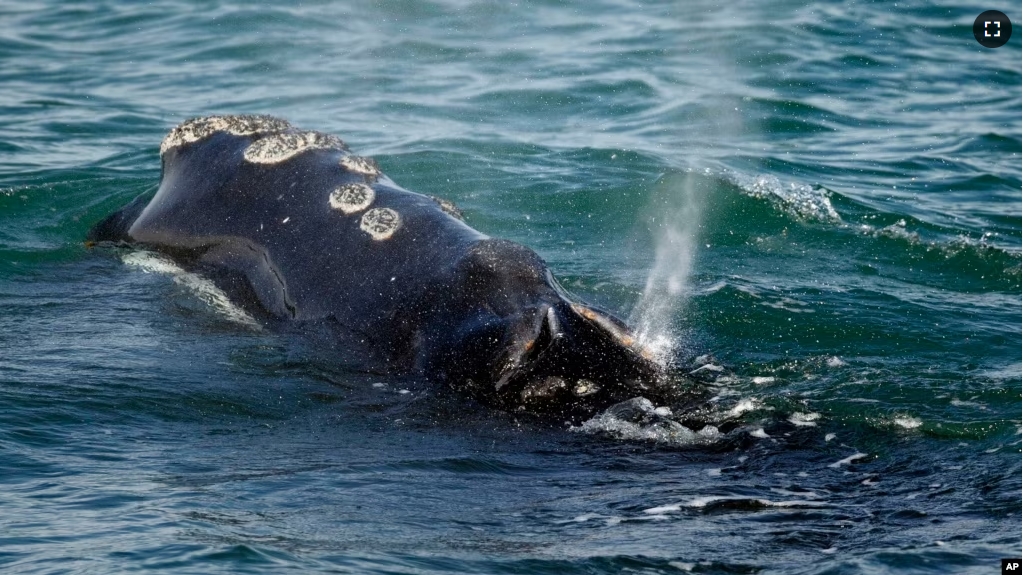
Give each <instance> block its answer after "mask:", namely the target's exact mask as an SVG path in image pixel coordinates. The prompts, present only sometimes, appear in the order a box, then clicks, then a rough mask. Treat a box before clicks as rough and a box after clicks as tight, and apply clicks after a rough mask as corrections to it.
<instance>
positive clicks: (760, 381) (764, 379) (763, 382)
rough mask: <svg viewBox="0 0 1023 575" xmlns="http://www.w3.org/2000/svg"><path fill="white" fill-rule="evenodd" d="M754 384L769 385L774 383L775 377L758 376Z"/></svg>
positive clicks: (754, 379)
mask: <svg viewBox="0 0 1023 575" xmlns="http://www.w3.org/2000/svg"><path fill="white" fill-rule="evenodd" d="M753 383H755V384H756V385H767V384H768V383H774V377H771V376H760V375H758V376H756V377H754V378H753Z"/></svg>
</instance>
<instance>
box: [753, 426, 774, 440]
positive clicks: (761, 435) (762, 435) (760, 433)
mask: <svg viewBox="0 0 1023 575" xmlns="http://www.w3.org/2000/svg"><path fill="white" fill-rule="evenodd" d="M749 434H750V435H751V436H753V437H756V438H757V439H767V438H768V437H771V436H770V435H768V434H767V432H766V431H764V428H763V427H758V428H756V429H754V430H753V431H751V432H749Z"/></svg>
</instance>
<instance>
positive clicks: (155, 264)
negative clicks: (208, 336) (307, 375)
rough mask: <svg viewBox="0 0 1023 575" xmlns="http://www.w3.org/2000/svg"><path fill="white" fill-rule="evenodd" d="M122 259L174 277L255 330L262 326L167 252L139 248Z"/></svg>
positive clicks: (221, 292)
mask: <svg viewBox="0 0 1023 575" xmlns="http://www.w3.org/2000/svg"><path fill="white" fill-rule="evenodd" d="M121 260H122V261H123V262H124V263H125V264H127V265H130V266H133V267H137V268H139V269H140V270H142V271H143V272H145V273H158V274H165V275H169V276H171V278H173V280H174V282H175V283H177V284H178V285H181V286H184V287H185V288H187V289H189V290H190V291H192V292H193V293H194V294H195V295H196V296H197V297H198V298H199V299H200V300H202V301H203V302H205V303H207V304H208V305H209V306H210V307H211V308H213V310H214V311H215V312H217V313H219V314H220V315H222V316H223V317H224V318H226V319H228V320H231V321H233V322H235V323H238V324H241V325H244V326H246V327H249V328H253V329H257V330H258V329H262V326H260V325H259V322H258V321H256V319H255V318H254V317H252V316H251V315H249V314H248V313H247V312H246V311H245V310H243V309H241V308H240V307H238V306H236V305H235V304H234V303H232V302H231V299H230V298H229V297H227V294H226V293H224V291H223V290H221V289H220V288H218V287H217V286H216V285H215V284H214V283H213V282H211V281H210V280H208V279H206V278H204V277H202V276H200V275H198V274H194V273H192V272H188V271H185V270H184V269H182V268H181V267H179V266H178V265H177V264H176V263H174V261H173V260H171V259H169V258H167V257H166V256H164V255H161V254H157V253H154V252H147V251H136V252H131V253H128V254H125V255H124V256H122V257H121Z"/></svg>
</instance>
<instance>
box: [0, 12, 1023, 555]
mask: <svg viewBox="0 0 1023 575" xmlns="http://www.w3.org/2000/svg"><path fill="white" fill-rule="evenodd" d="M988 9H1000V10H1002V11H1004V12H1006V13H1007V14H1008V15H1009V16H1010V18H1011V19H1012V21H1013V23H1014V26H1015V31H1014V34H1013V37H1012V39H1011V41H1010V42H1009V43H1008V44H1007V45H1006V46H1003V47H1001V48H998V49H988V48H984V47H982V46H980V45H979V44H978V43H977V41H976V40H975V39H974V38H973V35H972V25H973V20H974V18H975V17H976V16H977V15H978V14H980V13H981V12H982V11H984V10H988ZM1020 36H1023V26H1021V21H1020V5H1019V4H1018V3H1010V2H996V3H993V4H992V3H988V4H980V3H972V2H951V1H944V0H943V1H929V2H925V1H904V0H899V1H898V2H859V1H853V0H836V1H829V2H823V1H821V2H794V1H792V2H790V1H783V0H776V1H752V0H745V1H739V2H731V3H725V2H710V1H681V0H680V1H677V2H657V1H654V2H630V1H625V0H621V1H618V0H607V1H600V0H598V1H594V2H585V3H584V2H575V3H573V2H557V1H545V2H491V1H474V0H437V1H419V0H384V1H379V2H368V1H367V2H336V3H330V2H315V1H314V2H304V3H302V4H301V5H297V4H296V5H294V6H292V5H289V4H288V3H254V2H240V1H239V2H231V1H209V2H181V1H177V0H158V1H156V2H147V3H142V2H106V1H97V2H67V1H63V0H62V1H59V2H58V1H56V0H53V1H40V2H27V1H26V2H11V1H7V2H0V571H2V572H3V573H12V574H14V573H17V574H23V573H75V574H77V573H97V574H113V573H127V572H132V573H136V572H149V573H197V574H215V573H319V572H322V573H390V574H397V573H401V574H411V573H422V574H440V573H552V574H554V573H557V574H602V573H638V574H653V573H687V572H692V573H720V574H726V573H727V574H733V573H786V574H788V573H796V574H852V573H870V574H879V573H956V574H959V573H967V574H970V573H977V574H981V573H985V574H986V573H995V572H997V569H998V568H999V559H1000V558H1003V557H1019V556H1020V555H1021V455H1020V452H1021V345H1023V344H1021V334H1020V331H1021V329H1020V328H1021V267H1020V264H1021V256H1020V252H1021V250H1020V247H1021V194H1020V190H1021V178H1020V173H1021V125H1020V124H1021V105H1023V101H1021V83H1023V78H1021V44H1020ZM218 113H267V114H274V115H278V116H282V117H284V118H287V119H288V120H290V121H291V122H292V123H293V124H295V125H297V126H301V127H304V128H308V129H315V130H320V131H323V132H328V133H333V134H336V135H338V136H340V137H342V138H344V139H345V141H346V142H348V144H349V145H350V146H351V147H352V149H353V150H354V151H355V152H357V153H360V154H364V155H371V156H373V157H375V158H376V159H377V161H378V162H379V164H380V166H381V167H382V168H383V170H384V171H385V172H386V173H387V174H388V175H389V176H390V177H391V178H392V179H394V180H395V181H397V182H398V183H399V184H401V185H403V186H404V187H406V188H408V189H410V190H413V191H417V192H422V193H426V194H430V195H435V196H439V197H443V198H446V199H448V200H451V201H453V202H455V203H456V204H457V205H458V206H459V207H460V208H461V209H462V210H463V212H464V213H465V217H466V220H467V221H468V222H469V223H470V224H471V225H472V226H474V227H476V228H477V229H479V230H481V231H483V232H485V233H487V234H490V235H492V236H496V237H502V238H508V239H511V240H514V241H517V242H520V243H522V244H525V245H527V246H529V247H531V248H533V249H534V250H536V251H537V252H538V253H539V254H541V255H542V256H543V257H544V258H545V259H546V261H547V262H548V263H549V264H550V266H551V268H552V269H553V271H554V273H555V275H556V276H557V277H558V278H559V279H560V281H561V282H562V283H563V285H564V286H565V287H566V288H567V289H569V290H570V291H572V292H573V293H574V294H575V295H576V296H578V297H579V298H581V299H583V300H586V301H588V302H592V303H594V304H598V305H602V306H604V307H606V308H608V309H610V310H613V311H614V312H616V313H617V314H619V315H620V316H622V317H624V318H628V319H629V321H630V322H631V323H632V324H633V325H635V326H636V329H637V330H639V331H640V332H641V333H642V334H643V336H644V337H645V338H646V339H647V341H648V342H650V343H651V345H656V346H658V349H660V350H662V352H663V353H664V354H665V358H666V360H667V361H669V362H670V363H671V364H672V365H673V366H674V367H673V368H672V369H673V370H675V373H677V374H679V376H687V377H689V378H690V379H691V380H692V381H693V382H694V385H696V386H699V387H700V389H702V390H703V391H704V392H705V394H706V398H705V401H704V405H703V407H702V408H701V409H702V411H701V413H700V414H699V418H698V419H699V420H700V422H701V423H700V425H699V426H693V428H692V429H691V431H686V432H680V431H679V430H678V428H677V427H671V426H666V425H663V422H661V424H658V423H651V422H650V421H652V419H651V420H650V421H646V422H644V421H634V420H628V419H623V418H621V417H618V416H617V415H616V413H612V412H608V413H604V414H602V415H600V416H598V417H596V418H594V419H593V420H590V421H588V422H586V423H584V424H582V425H578V426H570V425H564V424H561V423H558V422H544V421H536V420H532V419H529V418H524V417H516V416H514V415H512V414H508V413H503V412H500V411H496V410H493V409H490V408H487V407H483V406H481V405H478V404H476V403H473V402H472V401H470V400H469V399H466V398H464V397H461V396H459V395H458V394H455V393H451V392H449V391H445V390H438V389H433V388H431V387H430V386H428V385H425V384H424V383H423V382H420V381H414V380H406V379H397V378H382V377H379V376H373V375H370V374H360V373H350V372H346V371H344V370H343V369H342V368H341V367H339V363H338V362H335V361H332V358H331V357H330V354H329V353H325V351H324V350H323V349H319V348H317V344H315V343H313V342H311V341H309V340H307V339H305V338H302V337H296V335H295V334H282V333H277V332H275V331H273V330H269V329H263V328H261V327H260V326H258V325H257V326H254V325H252V324H251V323H247V322H245V321H239V318H238V317H237V315H236V314H233V313H232V307H231V304H230V302H226V301H222V300H220V299H218V298H217V297H214V296H215V294H212V295H211V292H210V291H209V290H206V289H205V288H204V286H206V287H208V286H207V285H206V284H204V283H203V280H202V278H198V277H194V276H190V275H188V274H184V273H182V272H180V271H179V270H175V269H174V268H173V267H172V266H169V265H166V264H167V262H165V261H163V260H160V259H159V258H157V257H155V256H153V255H152V254H147V253H145V252H138V251H133V250H131V249H126V248H120V249H110V248H89V247H86V245H85V244H84V238H85V235H86V232H87V231H88V229H89V228H90V226H91V225H93V224H94V223H96V222H97V221H98V220H100V219H101V218H102V217H103V216H105V215H106V214H108V213H110V212H111V211H113V210H115V209H116V208H118V207H119V206H121V205H123V204H124V203H126V202H127V201H129V200H131V199H132V198H133V197H135V196H136V195H138V194H140V193H142V192H146V191H151V190H152V189H154V186H156V185H157V184H158V182H159V178H160V158H159V144H160V141H161V139H162V138H163V136H164V134H166V132H167V131H168V130H170V129H171V128H172V127H173V126H175V125H176V124H178V123H179V122H181V121H183V120H185V119H187V118H189V117H193V116H199V115H208V114H218ZM690 373H691V375H687V374H690ZM654 407H656V406H654ZM659 413H661V414H662V415H663V413H665V411H664V410H660V412H659ZM686 416H687V414H685V413H680V412H678V411H676V412H673V413H672V415H671V417H672V418H675V420H677V421H682V420H684V419H685V417H686ZM651 417H652V416H651ZM658 417H660V416H658ZM697 427H698V428H697Z"/></svg>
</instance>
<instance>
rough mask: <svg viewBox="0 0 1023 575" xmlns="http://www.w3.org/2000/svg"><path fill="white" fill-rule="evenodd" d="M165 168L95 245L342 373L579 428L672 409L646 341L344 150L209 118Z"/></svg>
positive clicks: (243, 120) (339, 144) (279, 126)
mask: <svg viewBox="0 0 1023 575" xmlns="http://www.w3.org/2000/svg"><path fill="white" fill-rule="evenodd" d="M160 157H161V164H162V173H161V177H160V182H159V187H158V189H157V190H156V192H155V194H154V193H152V192H151V191H150V192H149V193H143V194H141V195H139V196H138V197H137V198H135V199H134V200H133V201H131V202H130V203H128V204H127V205H126V206H124V207H123V208H121V209H119V210H117V211H116V212H114V213H112V214H110V215H109V216H107V217H106V218H104V219H103V220H102V221H99V222H98V223H96V224H95V225H94V226H93V227H92V229H91V230H90V231H89V233H88V237H87V238H86V240H87V242H88V245H90V246H91V245H120V246H124V245H128V246H132V247H136V248H141V249H147V250H153V251H156V252H159V253H161V254H164V255H165V256H167V257H169V258H171V259H173V260H174V261H175V262H176V263H177V264H179V265H180V266H181V267H183V268H184V269H186V270H189V271H192V272H195V273H197V274H200V275H202V276H204V277H206V278H208V279H209V280H211V281H212V282H213V283H215V284H216V285H217V287H219V288H220V289H221V290H223V291H224V292H225V293H226V294H227V295H228V297H229V298H230V299H231V300H232V302H234V303H235V304H236V305H239V306H241V307H242V308H243V309H244V310H246V311H248V312H249V313H251V314H252V315H253V317H256V318H258V320H259V321H260V322H261V323H263V324H265V325H267V326H271V327H272V326H279V327H281V328H282V329H283V328H284V327H283V326H289V329H295V330H297V331H300V332H301V331H306V330H308V331H309V332H310V333H317V334H320V335H319V336H318V337H323V334H328V335H327V337H328V338H329V339H330V341H332V342H334V343H333V347H332V349H336V350H337V354H338V357H339V361H341V362H342V363H345V364H347V365H356V366H357V368H358V369H364V370H367V371H370V372H383V373H388V374H402V375H409V376H413V377H422V378H424V379H425V380H428V381H430V382H436V383H437V384H439V385H445V386H448V387H450V388H452V389H454V390H456V391H458V392H459V393H464V394H466V395H467V396H470V397H472V398H475V399H476V400H479V401H480V402H482V403H484V404H486V405H489V406H493V407H495V408H497V409H502V410H508V411H513V412H528V413H532V414H537V415H544V416H551V417H555V418H560V419H563V420H566V421H580V420H582V419H585V418H587V417H590V416H592V415H593V414H595V413H597V412H599V411H600V410H603V409H606V408H607V407H609V406H611V405H614V404H616V403H619V402H622V401H625V400H629V399H632V398H635V397H638V396H643V397H648V398H655V397H659V396H666V395H668V394H669V390H670V387H671V386H670V384H669V383H668V382H667V379H666V377H665V368H664V366H663V365H662V364H661V363H660V362H659V361H658V360H657V358H656V357H655V356H654V355H653V354H652V353H651V352H650V350H648V349H647V348H646V347H644V345H643V344H642V343H641V341H640V339H639V338H638V337H636V335H635V333H634V332H633V331H632V330H631V329H630V328H629V327H628V326H627V325H626V324H625V323H624V322H623V321H622V320H620V319H619V318H617V317H615V316H614V315H613V314H611V313H610V312H608V311H606V310H603V309H600V308H598V307H596V306H593V305H589V304H586V303H585V302H583V301H581V300H579V299H577V298H575V297H573V296H572V295H571V294H569V293H568V292H567V291H566V290H565V289H564V288H563V287H562V286H561V285H560V284H559V283H558V282H557V280H556V279H555V277H554V275H553V274H552V273H551V270H550V269H549V268H548V266H547V264H546V263H545V262H544V260H543V259H542V258H541V257H540V256H539V255H538V254H537V253H536V252H534V251H533V250H531V249H529V248H527V247H525V246H523V245H520V244H518V243H515V242H512V241H508V240H504V239H499V238H493V237H490V236H488V235H486V234H484V233H481V232H480V231H477V230H476V229H474V228H472V227H471V226H469V225H468V224H467V223H466V222H465V221H464V218H463V217H462V214H461V213H460V211H459V210H458V208H457V207H456V206H455V205H454V204H452V203H451V202H449V201H447V200H444V199H440V198H435V197H431V196H427V195H423V194H418V193H414V192H411V191H408V190H405V189H403V188H402V187H400V186H399V185H398V184H396V183H395V182H394V181H392V180H391V179H390V178H388V177H387V176H386V175H384V174H383V173H382V172H381V170H380V168H379V165H378V164H377V162H376V161H375V160H373V159H372V158H368V157H363V156H358V155H355V154H353V153H352V152H351V151H350V149H349V147H348V146H347V145H346V144H345V143H344V142H343V141H342V140H341V139H340V138H338V137H336V136H333V135H330V134H325V133H321V132H316V131H309V130H303V129H300V128H297V127H295V126H293V125H292V124H290V123H289V122H287V121H286V120H283V119H280V118H276V117H272V116H266V115H230V116H205V117H198V118H193V119H190V120H187V121H185V122H183V123H181V124H180V125H178V126H177V127H175V128H173V129H172V130H171V131H170V132H169V133H168V134H167V136H166V137H165V138H164V139H163V141H162V142H161V145H160ZM342 356H343V358H342ZM353 358H355V359H353ZM342 359H343V361H342Z"/></svg>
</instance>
